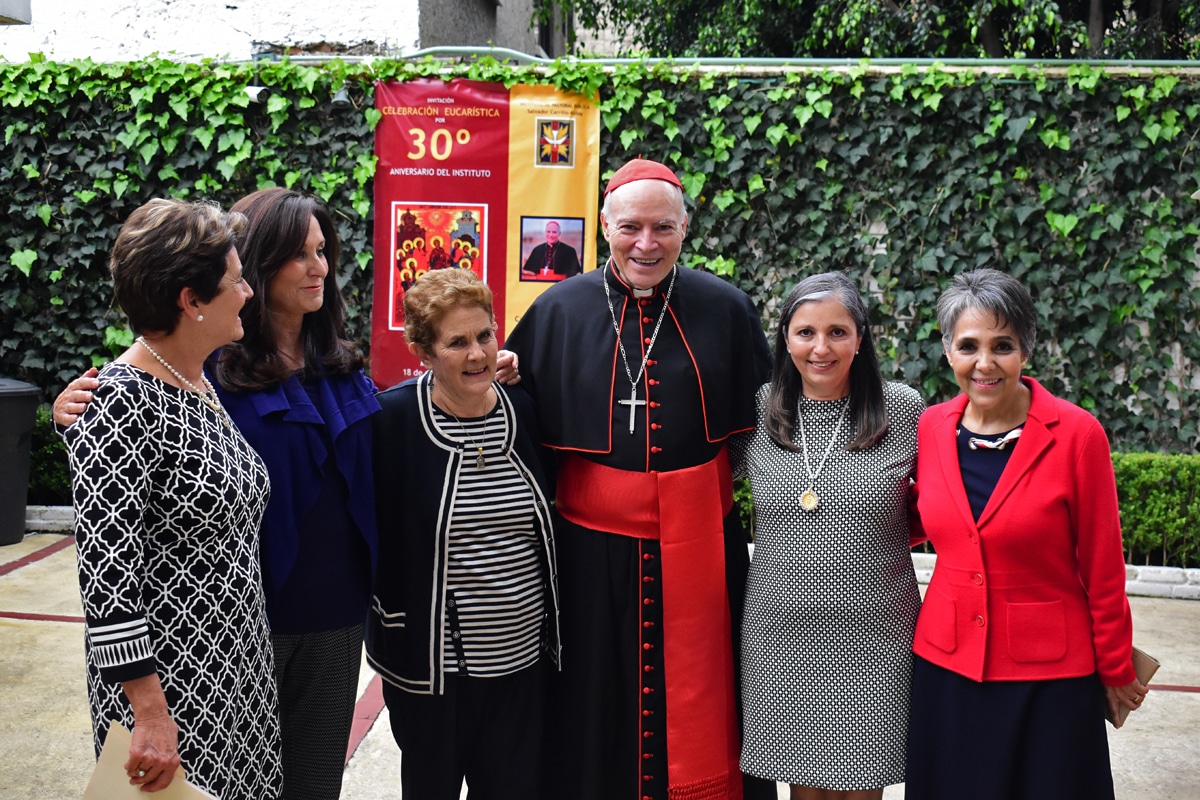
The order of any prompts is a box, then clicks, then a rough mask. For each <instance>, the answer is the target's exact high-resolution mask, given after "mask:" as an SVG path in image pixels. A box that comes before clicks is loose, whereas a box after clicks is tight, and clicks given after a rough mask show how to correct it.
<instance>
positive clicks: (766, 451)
mask: <svg viewBox="0 0 1200 800" xmlns="http://www.w3.org/2000/svg"><path fill="white" fill-rule="evenodd" d="M767 388H768V387H766V386H764V387H763V388H762V390H760V391H759V394H758V411H759V417H758V418H759V421H760V423H761V420H762V419H763V407H764V404H765V398H766V390H767ZM884 400H885V403H886V406H887V411H888V417H889V421H890V426H889V430H888V433H887V434H886V435H885V436H884V438H883V439H882V440H881V441H880V442H879V443H877V444H876V445H874V446H873V447H870V448H868V449H866V450H856V451H853V452H849V451H847V450H846V449H845V447H846V444H847V443H849V442H850V440H851V439H852V438H853V436H854V435H855V434H856V431H855V425H854V421H853V419H852V418H851V417H850V416H849V415H847V417H846V420H845V422H844V423H843V424H842V428H841V431H840V432H839V433H838V437H837V440H836V442H835V443H834V445H833V448H832V450H831V451H830V455H829V460H828V462H827V463H826V464H825V468H824V470H822V471H821V473H820V475H819V477H818V479H817V482H816V486H815V488H816V492H817V494H818V495H819V496H820V505H819V506H818V507H817V508H815V509H814V510H812V511H804V510H803V509H801V508H800V502H799V501H800V493H801V492H803V491H804V490H805V488H807V486H808V476H807V472H806V470H805V466H804V456H803V455H802V454H801V453H798V452H791V451H788V450H785V449H784V448H782V447H779V446H778V445H776V444H775V443H774V442H773V441H772V440H771V438H770V437H769V436H768V435H767V433H766V431H765V430H764V429H763V427H762V426H761V424H760V426H759V427H758V429H756V430H755V431H754V432H753V433H752V434H745V435H743V436H741V437H738V438H737V439H736V441H733V442H731V455H732V457H733V461H734V468H735V472H740V473H742V474H745V473H746V472H748V473H749V478H750V483H751V486H752V488H753V492H754V508H755V539H754V558H753V560H752V561H751V564H750V576H749V581H748V584H747V586H746V605H745V613H744V616H743V629H742V701H743V706H744V709H743V720H744V728H745V734H744V743H743V746H742V769H743V770H744V771H745V772H747V773H749V774H751V775H757V776H759V777H763V778H769V779H772V780H776V781H782V782H784V783H792V784H799V785H802V786H814V787H820V788H825V789H833V790H841V791H848V790H855V789H876V788H879V787H881V786H886V785H889V784H893V783H900V782H901V781H903V780H904V753H905V738H906V734H907V731H908V704H909V691H910V687H909V684H910V681H911V675H912V638H913V630H914V628H915V626H916V619H917V611H918V610H919V608H920V603H921V599H920V595H919V593H918V590H917V582H916V577H915V576H914V574H913V567H912V560H911V558H910V556H909V547H908V520H907V516H906V502H907V498H908V485H909V477H910V475H912V473H913V472H914V471H915V468H916V454H917V437H916V434H917V418H918V417H919V416H920V414H921V411H922V410H923V408H924V403H923V402H922V401H921V398H920V396H919V395H918V394H917V393H916V392H915V391H913V390H912V389H910V388H908V387H906V386H902V385H900V384H892V383H889V384H886V385H885V387H884ZM800 402H801V408H802V413H803V414H804V425H805V431H806V434H807V439H808V443H809V446H810V447H811V449H812V452H811V453H810V455H809V463H810V464H811V466H812V468H813V470H816V469H817V465H818V464H819V463H820V459H821V457H822V456H823V455H824V454H825V448H826V447H827V446H828V444H829V441H830V439H831V437H833V434H834V430H835V428H836V427H837V420H838V416H839V415H840V414H841V412H842V408H843V407H844V406H845V405H846V404H847V403H848V402H849V400H848V399H845V400H833V401H817V400H809V399H806V398H802V399H801V401H800ZM794 441H795V443H796V444H797V445H799V443H800V433H799V428H798V426H797V431H796V434H795V439H794Z"/></svg>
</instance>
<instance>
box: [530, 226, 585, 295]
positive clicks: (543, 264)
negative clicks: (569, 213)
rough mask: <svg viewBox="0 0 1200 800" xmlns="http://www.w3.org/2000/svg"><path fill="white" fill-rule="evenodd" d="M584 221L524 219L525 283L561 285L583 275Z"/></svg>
mask: <svg viewBox="0 0 1200 800" xmlns="http://www.w3.org/2000/svg"><path fill="white" fill-rule="evenodd" d="M582 247H583V220H582V219H572V218H569V217H566V218H562V219H547V218H546V217H522V218H521V255H522V259H521V263H522V266H521V280H523V281H561V280H562V279H563V278H570V277H571V276H572V275H578V274H579V273H581V272H583V267H582V266H581V265H580V262H579V251H580V250H581V249H582Z"/></svg>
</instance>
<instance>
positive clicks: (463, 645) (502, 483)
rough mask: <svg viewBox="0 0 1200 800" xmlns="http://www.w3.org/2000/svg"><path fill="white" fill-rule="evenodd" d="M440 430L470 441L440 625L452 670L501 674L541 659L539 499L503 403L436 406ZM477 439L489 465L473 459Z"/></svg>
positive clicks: (459, 487)
mask: <svg viewBox="0 0 1200 800" xmlns="http://www.w3.org/2000/svg"><path fill="white" fill-rule="evenodd" d="M434 419H435V422H436V424H437V425H438V427H439V428H441V429H442V433H444V434H445V435H446V436H448V437H450V438H451V439H454V440H456V441H459V442H463V443H465V444H467V450H466V452H465V453H464V459H463V464H462V469H461V471H460V473H459V480H458V485H457V487H456V490H455V494H454V501H453V511H452V514H451V520H452V523H451V527H450V531H449V554H448V559H447V571H446V586H447V614H446V623H445V625H444V626H443V629H442V637H443V645H444V647H443V666H444V668H445V670H446V671H447V672H458V673H461V674H468V675H471V676H474V677H496V676H500V675H509V674H511V673H514V672H517V671H518V670H520V669H523V668H525V667H527V666H529V665H530V664H533V663H534V662H536V661H537V659H538V654H539V652H540V649H541V647H540V644H541V643H540V637H541V629H542V617H543V611H544V598H543V581H542V570H541V564H540V561H539V558H538V549H539V547H540V546H541V545H540V543H539V541H538V535H537V530H536V527H535V525H534V513H535V510H536V507H535V498H534V496H533V492H532V490H531V489H530V487H529V486H528V484H527V483H526V482H525V481H524V480H523V479H522V477H521V475H520V473H518V472H517V468H516V466H515V465H514V464H513V462H512V461H510V460H509V458H508V457H507V456H506V454H505V453H504V450H503V444H504V419H503V416H502V414H501V407H500V405H499V404H497V405H496V407H495V408H494V409H493V410H492V411H491V412H490V413H489V414H488V415H487V416H485V417H460V418H458V419H455V418H454V417H452V416H450V415H448V414H446V413H444V412H443V411H442V410H441V409H440V408H437V407H436V406H435V407H434ZM476 446H478V447H482V448H483V459H484V462H485V464H484V467H483V468H482V469H480V468H479V467H478V466H477V465H476V456H477V455H478V452H477V449H476Z"/></svg>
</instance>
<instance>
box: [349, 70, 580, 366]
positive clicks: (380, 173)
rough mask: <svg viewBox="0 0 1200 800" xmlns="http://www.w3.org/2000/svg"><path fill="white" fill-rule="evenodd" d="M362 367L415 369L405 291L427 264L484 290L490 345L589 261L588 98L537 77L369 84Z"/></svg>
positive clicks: (501, 339)
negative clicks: (368, 272)
mask: <svg viewBox="0 0 1200 800" xmlns="http://www.w3.org/2000/svg"><path fill="white" fill-rule="evenodd" d="M375 106H376V108H377V109H379V111H380V112H381V113H382V115H383V116H382V119H381V120H380V122H379V124H378V126H377V127H376V129H375V155H376V156H377V157H378V159H379V160H378V164H377V166H376V170H375V241H374V245H375V276H374V278H375V289H374V304H373V310H372V319H371V375H372V378H373V379H374V381H375V384H376V385H377V386H379V387H380V388H384V387H387V386H391V385H394V384H396V383H399V382H401V381H403V380H406V379H408V378H411V377H413V376H414V375H418V374H420V372H421V371H422V369H421V364H420V361H419V359H417V358H416V356H413V355H412V354H411V353H409V352H408V346H407V344H406V343H405V340H404V293H405V291H407V290H408V289H409V288H410V287H411V286H412V285H413V284H414V283H415V282H416V281H418V280H420V279H421V276H422V275H424V274H425V273H426V272H428V271H429V270H433V269H470V270H472V271H474V272H475V274H476V275H478V276H479V277H480V278H482V279H483V280H484V281H486V282H487V284H488V285H489V286H490V287H491V289H492V293H493V295H494V296H495V301H494V304H495V313H496V323H497V325H498V326H499V336H500V341H501V342H503V341H504V337H505V335H506V334H507V331H508V330H509V329H510V328H511V327H512V326H513V325H514V324H515V323H516V321H517V320H518V319H520V317H521V314H523V313H524V311H525V309H527V308H528V307H529V304H530V303H532V302H533V301H534V299H535V298H536V297H537V296H538V295H539V294H541V293H542V292H543V291H545V290H546V288H547V287H549V286H552V285H553V284H554V283H556V282H557V281H560V280H565V279H567V278H569V277H571V276H572V275H575V274H578V273H579V272H581V271H583V270H590V269H595V268H596V233H597V231H596V225H597V224H598V216H599V215H598V208H597V202H598V201H597V195H598V193H599V182H600V167H599V146H600V130H599V125H600V115H599V107H598V106H597V104H596V103H595V102H592V101H589V99H588V98H586V97H583V96H582V95H576V94H570V93H566V92H562V91H559V90H558V89H555V88H554V87H550V86H521V85H518V86H513V87H511V88H505V87H504V85H503V84H498V83H485V82H481V81H468V80H457V79H456V80H453V81H450V82H446V81H442V80H439V79H421V80H416V81H408V82H405V83H377V84H376V86H375Z"/></svg>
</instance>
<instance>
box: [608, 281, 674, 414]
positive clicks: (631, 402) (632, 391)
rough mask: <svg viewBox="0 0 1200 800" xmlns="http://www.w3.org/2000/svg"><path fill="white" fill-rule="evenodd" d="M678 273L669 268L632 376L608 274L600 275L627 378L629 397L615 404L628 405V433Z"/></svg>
mask: <svg viewBox="0 0 1200 800" xmlns="http://www.w3.org/2000/svg"><path fill="white" fill-rule="evenodd" d="M605 269H606V270H611V269H612V261H611V260H610V261H609V262H608V264H606V265H605ZM677 274H678V269H672V270H671V282H670V283H669V284H667V292H666V295H665V296H664V297H663V307H662V311H660V312H659V314H658V322H657V323H655V325H654V333H653V334H652V335H651V336H650V343H649V344H647V345H646V353H645V355H643V356H642V365H641V366H640V367H639V368H638V374H637V377H636V378H635V377H633V372H632V371H631V370H630V369H629V357H628V356H626V355H625V343H624V342H622V341H621V326H620V324H618V322H617V312H616V309H614V308H613V301H612V294H611V293H610V292H609V289H608V275H604V276H602V279H601V282H602V283H603V285H604V300H605V302H606V303H607V304H608V315H609V316H610V317H611V318H612V324H613V330H614V331H615V332H616V334H617V349H618V350H619V351H620V353H621V362H622V363H623V364H624V365H625V377H626V378H628V379H629V399H628V400H618V401H617V405H622V406H629V435H630V436H632V435H633V433H634V428H635V427H636V423H637V407H638V406H644V405H646V401H645V400H638V397H637V387H638V384H639V383H641V382H642V376H643V375H645V374H646V363H647V362H648V361H649V360H650V351H651V350H653V349H654V343H655V342H656V341H658V331H659V330H660V329H661V328H662V324H663V319H664V318H665V317H666V316H667V305H668V304H669V303H670V302H671V292H672V291H674V289H675V276H676V275H677Z"/></svg>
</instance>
